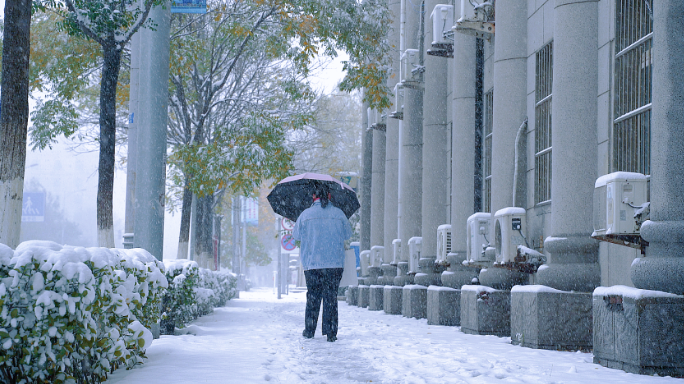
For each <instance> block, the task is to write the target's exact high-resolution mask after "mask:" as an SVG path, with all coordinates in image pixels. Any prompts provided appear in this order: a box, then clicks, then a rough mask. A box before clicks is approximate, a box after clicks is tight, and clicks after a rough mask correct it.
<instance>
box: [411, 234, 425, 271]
mask: <svg viewBox="0 0 684 384" xmlns="http://www.w3.org/2000/svg"><path fill="white" fill-rule="evenodd" d="M408 247H409V272H418V260H420V252H421V251H422V249H423V238H422V237H412V238H410V239H409V241H408Z"/></svg>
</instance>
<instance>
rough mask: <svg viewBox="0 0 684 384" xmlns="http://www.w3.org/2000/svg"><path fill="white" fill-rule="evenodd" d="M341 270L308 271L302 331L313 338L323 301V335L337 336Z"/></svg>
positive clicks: (305, 274) (305, 272) (306, 272)
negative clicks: (338, 291)
mask: <svg viewBox="0 0 684 384" xmlns="http://www.w3.org/2000/svg"><path fill="white" fill-rule="evenodd" d="M342 271H343V269H342V268H324V269H309V270H308V271H304V276H305V277H306V289H307V292H306V314H305V318H304V325H305V329H304V331H305V332H306V333H308V334H309V335H311V336H313V334H314V332H315V331H316V322H317V321H318V313H319V312H320V310H321V300H323V324H322V328H323V329H322V331H323V334H324V335H332V336H337V290H338V288H339V287H340V280H342Z"/></svg>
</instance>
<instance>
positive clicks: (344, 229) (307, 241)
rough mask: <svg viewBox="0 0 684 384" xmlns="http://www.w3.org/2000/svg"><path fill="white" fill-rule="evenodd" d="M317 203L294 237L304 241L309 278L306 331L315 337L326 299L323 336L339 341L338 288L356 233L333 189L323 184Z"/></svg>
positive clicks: (304, 262) (302, 247)
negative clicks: (333, 199)
mask: <svg viewBox="0 0 684 384" xmlns="http://www.w3.org/2000/svg"><path fill="white" fill-rule="evenodd" d="M313 199H314V203H313V205H312V206H311V207H310V208H307V209H305V210H304V212H302V214H301V215H299V218H297V222H296V223H295V227H294V231H293V234H292V235H293V236H294V238H295V240H299V241H300V242H301V245H300V258H301V261H302V266H303V267H304V276H305V277H306V289H307V292H306V312H305V317H304V332H303V333H302V335H303V336H304V337H306V338H308V339H310V338H312V337H314V332H315V331H316V323H317V321H318V313H319V312H320V308H321V300H322V301H323V324H322V331H323V335H326V336H327V340H328V341H330V342H333V341H335V340H337V290H338V288H339V286H340V280H341V279H342V271H343V269H344V241H345V240H347V239H349V238H350V237H351V234H352V230H351V225H350V224H349V220H348V219H347V216H345V214H344V212H342V210H341V209H339V208H337V207H335V206H333V205H332V204H330V190H329V188H328V186H327V185H325V184H322V183H319V184H317V185H316V188H315V192H314V194H313Z"/></svg>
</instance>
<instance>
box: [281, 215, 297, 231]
mask: <svg viewBox="0 0 684 384" xmlns="http://www.w3.org/2000/svg"><path fill="white" fill-rule="evenodd" d="M282 226H283V229H284V230H286V231H291V230H293V229H294V226H295V223H294V221H292V220H290V219H286V218H283V222H282Z"/></svg>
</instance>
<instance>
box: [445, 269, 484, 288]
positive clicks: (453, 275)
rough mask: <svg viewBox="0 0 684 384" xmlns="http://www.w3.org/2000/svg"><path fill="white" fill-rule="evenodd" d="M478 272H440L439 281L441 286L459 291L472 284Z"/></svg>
mask: <svg viewBox="0 0 684 384" xmlns="http://www.w3.org/2000/svg"><path fill="white" fill-rule="evenodd" d="M477 274H478V272H477V271H476V270H470V271H444V272H442V276H441V280H442V286H444V287H449V288H454V289H461V287H462V286H464V285H470V284H472V283H473V279H474V278H477Z"/></svg>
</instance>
